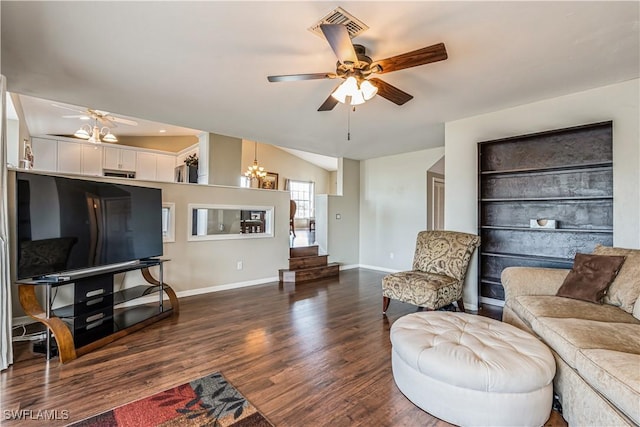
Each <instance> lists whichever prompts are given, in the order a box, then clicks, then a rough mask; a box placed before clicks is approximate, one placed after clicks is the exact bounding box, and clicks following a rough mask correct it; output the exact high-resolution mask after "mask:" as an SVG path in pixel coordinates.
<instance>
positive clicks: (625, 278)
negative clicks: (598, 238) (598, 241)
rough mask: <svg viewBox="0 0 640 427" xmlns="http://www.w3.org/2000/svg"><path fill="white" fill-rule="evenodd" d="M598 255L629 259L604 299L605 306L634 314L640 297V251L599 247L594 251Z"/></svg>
mask: <svg viewBox="0 0 640 427" xmlns="http://www.w3.org/2000/svg"><path fill="white" fill-rule="evenodd" d="M593 253H594V254H597V255H623V256H626V257H627V259H626V261H625V262H624V264H623V265H622V268H620V272H619V273H618V276H617V277H616V278H615V280H614V281H613V283H612V284H611V286H609V290H608V291H607V294H606V295H605V296H604V298H603V302H604V303H605V304H611V305H616V306H618V307H620V308H622V309H623V310H624V311H626V312H627V313H632V312H633V304H635V302H636V300H637V299H638V296H640V249H625V248H615V247H610V246H602V245H597V246H596V248H595V249H594V250H593Z"/></svg>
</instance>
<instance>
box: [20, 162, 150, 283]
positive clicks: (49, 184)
mask: <svg viewBox="0 0 640 427" xmlns="http://www.w3.org/2000/svg"><path fill="white" fill-rule="evenodd" d="M16 175H17V176H16V186H17V188H16V227H17V233H16V242H17V247H16V253H17V269H16V270H17V278H18V279H25V278H32V277H42V276H48V275H55V274H60V273H63V272H69V271H73V270H86V269H91V268H96V267H102V266H107V265H110V264H120V263H126V262H132V261H137V260H140V259H144V258H151V257H157V256H161V255H162V190H160V189H159V188H148V187H138V186H134V185H126V184H119V183H115V182H100V181H92V180H84V179H74V178H65V177H60V176H53V175H41V174H36V173H28V172H17V173H16Z"/></svg>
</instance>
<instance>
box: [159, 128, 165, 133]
mask: <svg viewBox="0 0 640 427" xmlns="http://www.w3.org/2000/svg"><path fill="white" fill-rule="evenodd" d="M159 132H160V133H167V130H166V129H160V130H159Z"/></svg>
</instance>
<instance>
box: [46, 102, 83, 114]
mask: <svg viewBox="0 0 640 427" xmlns="http://www.w3.org/2000/svg"><path fill="white" fill-rule="evenodd" d="M51 106H52V107H56V108H62V109H64V110H70V111H75V112H76V113H83V114H84V115H85V116H87V115H88V113H87V110H83V109H80V108H72V107H67V106H65V105H60V104H51Z"/></svg>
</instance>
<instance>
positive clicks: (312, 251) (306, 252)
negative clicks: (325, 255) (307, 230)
mask: <svg viewBox="0 0 640 427" xmlns="http://www.w3.org/2000/svg"><path fill="white" fill-rule="evenodd" d="M315 255H318V245H313V246H298V247H295V248H289V258H297V257H307V256H315Z"/></svg>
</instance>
